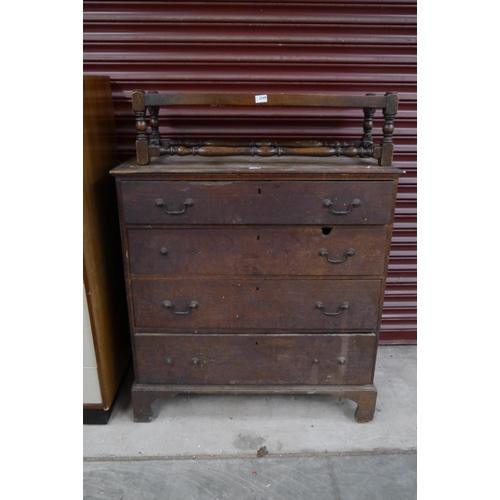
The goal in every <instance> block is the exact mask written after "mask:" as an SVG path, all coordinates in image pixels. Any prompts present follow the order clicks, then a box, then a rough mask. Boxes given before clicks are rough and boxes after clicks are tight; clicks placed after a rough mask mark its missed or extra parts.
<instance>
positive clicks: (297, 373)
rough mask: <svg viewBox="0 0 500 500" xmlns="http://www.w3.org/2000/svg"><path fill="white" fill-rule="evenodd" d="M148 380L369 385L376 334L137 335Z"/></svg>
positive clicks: (141, 369)
mask: <svg viewBox="0 0 500 500" xmlns="http://www.w3.org/2000/svg"><path fill="white" fill-rule="evenodd" d="M134 340H135V349H136V369H137V370H136V371H137V373H136V378H137V382H138V383H143V384H190V383H191V384H369V383H372V381H373V371H374V363H375V351H376V348H377V344H376V336H375V335H374V334H367V335H319V336H312V335H279V336H272V335H224V336H217V335H161V334H160V335H147V334H139V335H135V339H134Z"/></svg>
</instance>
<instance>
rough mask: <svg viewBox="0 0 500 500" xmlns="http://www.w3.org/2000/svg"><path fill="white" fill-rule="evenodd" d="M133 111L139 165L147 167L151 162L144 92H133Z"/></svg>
mask: <svg viewBox="0 0 500 500" xmlns="http://www.w3.org/2000/svg"><path fill="white" fill-rule="evenodd" d="M132 109H133V110H134V113H135V129H136V130H137V137H136V139H135V149H136V153H137V163H139V165H146V164H147V163H148V162H149V151H148V149H149V140H148V135H147V134H146V131H147V128H148V126H147V123H146V106H145V104H144V90H134V91H133V92H132Z"/></svg>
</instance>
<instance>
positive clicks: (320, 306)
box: [316, 302, 349, 316]
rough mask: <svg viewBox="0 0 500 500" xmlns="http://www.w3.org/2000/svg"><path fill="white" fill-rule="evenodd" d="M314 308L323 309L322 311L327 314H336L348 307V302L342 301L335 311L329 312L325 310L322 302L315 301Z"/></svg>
mask: <svg viewBox="0 0 500 500" xmlns="http://www.w3.org/2000/svg"><path fill="white" fill-rule="evenodd" d="M316 309H323V313H324V314H326V315H327V316H338V315H339V314H340V313H342V312H343V311H345V310H347V309H349V302H344V303H343V304H342V305H341V306H340V307H339V310H338V311H337V312H333V313H329V312H326V311H325V306H324V304H323V302H316Z"/></svg>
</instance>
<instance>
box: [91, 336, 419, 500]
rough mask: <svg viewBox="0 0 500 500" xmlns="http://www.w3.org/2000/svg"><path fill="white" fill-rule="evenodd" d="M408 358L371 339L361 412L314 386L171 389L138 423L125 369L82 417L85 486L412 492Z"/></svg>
mask: <svg viewBox="0 0 500 500" xmlns="http://www.w3.org/2000/svg"><path fill="white" fill-rule="evenodd" d="M416 358H417V348H416V347H415V346H382V347H380V348H379V354H378V358H377V368H376V374H375V385H376V387H377V389H378V399H377V410H376V412H375V418H374V419H373V421H372V422H369V423H366V424H358V423H356V421H355V420H354V410H355V407H356V406H355V404H354V403H353V402H352V401H350V400H347V399H343V400H339V399H338V398H333V397H331V396H318V395H310V396H283V395H282V396H204V395H203V396H200V395H198V396H196V395H192V396H177V397H175V398H173V399H170V400H167V401H158V402H156V403H155V404H154V411H155V418H154V419H153V421H152V422H150V423H134V422H133V417H132V408H131V404H130V385H131V383H132V378H131V377H128V378H127V380H126V381H125V383H124V386H123V388H122V390H121V392H120V395H119V398H118V401H117V403H116V405H115V408H114V410H113V413H112V415H111V418H110V420H109V422H108V424H107V425H84V430H83V437H84V441H83V450H84V463H83V472H84V480H83V490H84V498H85V499H88V500H90V499H106V500H114V499H117V500H118V499H120V500H142V499H144V500H149V499H151V500H152V499H156V500H160V499H180V500H183V499H193V500H199V499H214V498H215V499H236V500H240V499H241V500H245V499H254V498H255V499H257V498H258V499H290V500H294V499H301V500H304V499H315V500H320V499H339V500H350V499H356V500H363V499H365V498H366V499H371V500H377V499H384V500H393V499H394V500H396V499H398V500H403V499H415V498H417V456H416V447H417V396H416V394H417V391H416V383H417V382H416V371H417V359H416ZM262 447H265V448H266V449H267V452H268V453H267V454H266V455H265V456H263V457H257V450H259V449H260V448H262Z"/></svg>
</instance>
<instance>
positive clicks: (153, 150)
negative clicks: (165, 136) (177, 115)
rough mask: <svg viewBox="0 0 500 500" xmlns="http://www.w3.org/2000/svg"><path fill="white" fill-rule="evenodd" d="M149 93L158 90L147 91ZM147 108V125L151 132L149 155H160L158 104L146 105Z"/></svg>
mask: <svg viewBox="0 0 500 500" xmlns="http://www.w3.org/2000/svg"><path fill="white" fill-rule="evenodd" d="M150 94H158V92H156V91H155V92H148V95H150ZM147 109H148V110H149V116H150V119H149V126H150V127H151V134H150V135H149V156H151V157H157V156H160V145H161V135H160V122H159V120H158V114H159V113H160V106H147Z"/></svg>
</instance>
